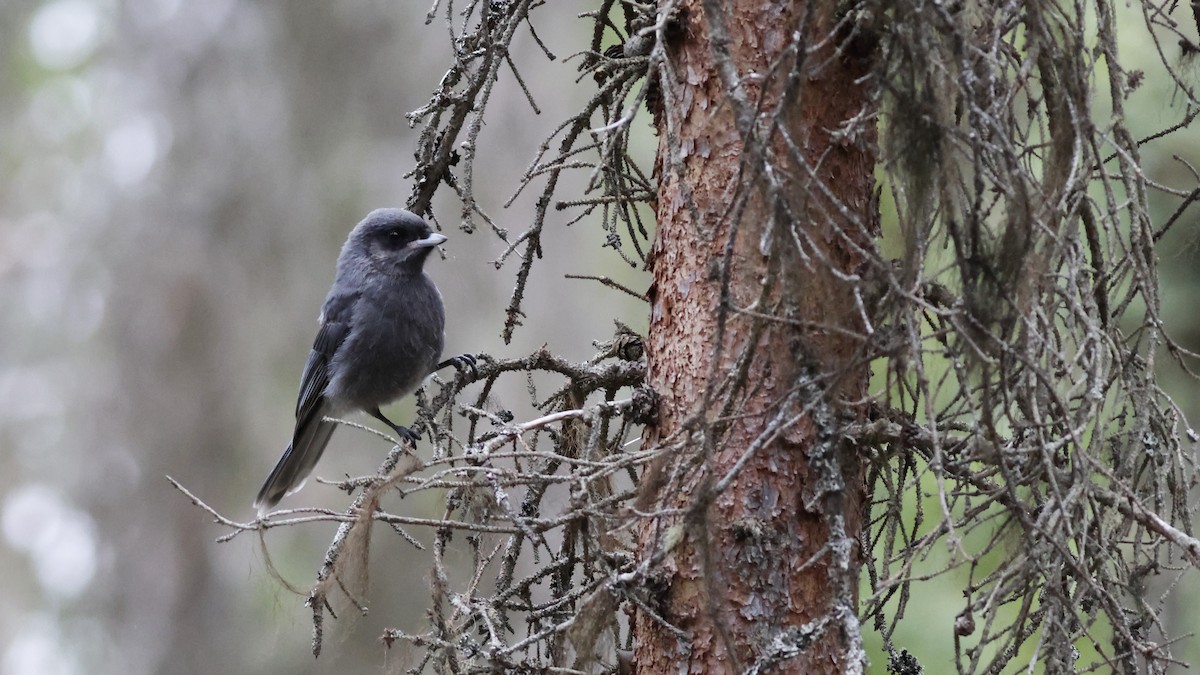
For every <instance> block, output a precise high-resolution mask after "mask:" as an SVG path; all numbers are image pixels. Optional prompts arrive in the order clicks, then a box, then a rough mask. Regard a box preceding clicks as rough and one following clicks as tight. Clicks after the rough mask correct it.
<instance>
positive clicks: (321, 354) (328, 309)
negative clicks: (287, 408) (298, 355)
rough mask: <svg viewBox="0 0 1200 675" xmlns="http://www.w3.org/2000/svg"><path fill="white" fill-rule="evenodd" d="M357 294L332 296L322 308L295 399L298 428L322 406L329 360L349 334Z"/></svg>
mask: <svg viewBox="0 0 1200 675" xmlns="http://www.w3.org/2000/svg"><path fill="white" fill-rule="evenodd" d="M357 298H358V294H357V293H347V294H344V295H334V296H330V297H329V298H328V299H327V300H326V301H325V307H324V308H323V309H322V310H321V328H320V330H319V331H318V332H317V339H316V340H313V346H312V351H310V352H309V353H308V361H307V362H305V364H304V374H303V375H302V376H301V377H300V394H299V395H298V396H297V398H296V429H297V431H298V430H299V429H300V427H301V426H303V424H304V422H305V421H306V420H308V419H309V418H310V417H311V416H312V413H313V412H314V411H316V410H317V409H318V408H320V407H321V403H322V402H323V399H324V398H325V388H326V387H328V386H329V362H330V361H332V360H333V355H334V354H336V353H337V350H338V347H340V346H341V345H342V343H343V342H345V341H346V336H347V335H349V334H350V321H351V318H352V314H353V310H354V301H355V300H356V299H357Z"/></svg>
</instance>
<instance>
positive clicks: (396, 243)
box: [254, 209, 475, 515]
mask: <svg viewBox="0 0 1200 675" xmlns="http://www.w3.org/2000/svg"><path fill="white" fill-rule="evenodd" d="M444 241H446V237H444V236H442V235H441V234H438V233H437V232H434V231H433V230H431V229H430V227H429V225H428V224H427V223H426V222H425V221H424V220H422V219H421V218H419V217H417V216H416V215H415V214H413V213H410V212H408V211H405V210H403V209H376V210H375V211H372V212H371V213H370V214H368V215H367V217H366V218H364V219H363V220H362V222H360V223H359V224H358V225H357V226H355V228H354V229H353V230H352V231H351V232H350V236H349V237H347V238H346V243H345V245H344V246H342V253H341V255H340V256H338V261H337V275H336V277H335V278H334V280H333V287H332V288H330V289H329V295H328V296H326V298H325V305H324V307H322V309H321V316H320V318H319V319H318V324H319V330H318V331H317V339H316V340H315V341H314V342H313V346H312V351H311V352H309V354H308V362H307V363H305V364H304V375H303V376H302V377H301V379H300V395H299V398H298V399H297V401H296V428H295V430H294V431H293V432H292V442H291V444H290V445H289V446H288V447H287V450H285V451H284V452H283V456H282V457H280V458H279V462H278V463H277V464H276V465H275V469H274V470H272V471H271V475H270V476H269V477H267V481H266V482H265V483H263V486H262V489H261V490H259V492H258V497H257V498H256V499H255V500H254V506H255V508H257V509H258V513H259V514H260V515H262V514H263V513H265V512H266V511H267V510H269V509H270V508H271V507H273V506H275V505H276V504H278V503H279V500H280V499H282V498H283V497H284V496H285V495H289V494H292V493H293V492H296V491H297V490H299V489H300V488H301V487H303V485H304V481H305V479H307V478H308V475H309V474H310V473H312V470H313V467H314V466H316V464H317V460H319V459H320V458H321V453H322V452H324V450H325V446H326V445H327V444H328V443H329V437H330V435H332V434H333V429H334V427H335V426H336V425H335V424H334V423H333V422H327V421H325V418H326V417H339V416H341V415H345V414H346V413H349V412H351V411H354V410H362V411H364V412H366V413H368V414H370V415H371V416H372V417H374V418H376V419H378V420H380V421H382V422H383V423H384V424H386V425H388V426H389V427H391V428H392V429H393V430H394V431H395V432H396V434H397V435H398V437H399V438H400V440H401V441H402V442H403V441H405V440H408V441H415V440H416V436H415V434H413V433H412V432H411V431H410V430H409V429H407V428H406V427H402V426H398V425H396V424H393V423H392V421H391V420H389V419H388V418H387V417H384V415H383V413H381V412H379V406H381V405H387V404H388V403H390V402H392V401H395V400H396V399H398V398H400V397H401V396H404V395H405V394H408V393H410V392H412V391H413V390H415V389H416V388H417V387H419V386H420V385H421V382H423V381H424V380H425V378H426V377H427V376H428V375H429V374H430V373H431V372H433V371H434V370H437V369H440V368H443V367H445V366H451V365H452V366H455V367H460V368H461V367H471V366H474V363H475V359H474V357H472V356H470V355H463V356H459V357H455V358H453V359H448V360H446V361H443V362H440V363H439V362H438V359H439V358H440V357H441V354H442V341H443V332H442V331H443V324H444V323H445V314H444V310H443V308H442V296H441V294H440V293H439V292H438V289H437V287H436V286H434V285H433V281H432V280H431V279H430V278H429V277H428V276H426V275H425V272H424V271H422V267H423V266H424V265H425V259H426V258H428V257H429V253H430V251H432V250H433V249H434V247H435V246H437V245H438V244H441V243H442V242H444Z"/></svg>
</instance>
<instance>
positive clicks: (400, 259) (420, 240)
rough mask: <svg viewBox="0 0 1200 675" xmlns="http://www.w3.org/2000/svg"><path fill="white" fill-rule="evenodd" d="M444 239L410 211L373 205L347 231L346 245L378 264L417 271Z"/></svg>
mask: <svg viewBox="0 0 1200 675" xmlns="http://www.w3.org/2000/svg"><path fill="white" fill-rule="evenodd" d="M444 241H446V237H445V236H444V235H442V234H440V233H438V232H434V231H433V229H432V228H430V227H429V223H426V222H425V221H424V220H422V219H421V218H420V217H418V216H417V215H416V214H414V213H412V212H410V211H405V210H404V209H375V210H374V211H372V212H371V213H369V214H367V217H366V218H363V220H362V222H360V223H359V224H358V225H356V226H355V227H354V230H353V231H351V232H350V237H349V238H348V239H347V240H346V249H347V250H354V251H355V252H357V253H359V254H360V255H361V256H362V257H363V258H365V259H366V260H370V261H371V264H373V265H375V266H378V267H380V268H383V269H399V270H403V271H407V272H414V273H416V272H420V271H421V267H422V265H424V264H425V258H426V257H428V256H429V252H430V251H432V250H433V248H434V247H435V246H437V245H438V244H441V243H442V242H444ZM343 254H344V253H343Z"/></svg>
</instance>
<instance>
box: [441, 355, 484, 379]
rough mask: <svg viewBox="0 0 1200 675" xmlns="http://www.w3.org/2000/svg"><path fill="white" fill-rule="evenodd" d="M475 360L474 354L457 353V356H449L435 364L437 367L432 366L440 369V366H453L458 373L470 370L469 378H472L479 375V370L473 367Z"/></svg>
mask: <svg viewBox="0 0 1200 675" xmlns="http://www.w3.org/2000/svg"><path fill="white" fill-rule="evenodd" d="M475 362H476V358H475V355H474V354H459V355H458V356H451V357H450V358H448V359H446V360H445V361H442V362H441V363H439V364H437V367H436V368H434V370H441V369H442V368H447V367H449V366H453V367H454V369H455V370H457V371H458V372H459V373H460V374H461V373H462V372H464V371H470V372H471V379H472V380H474V379H475V378H476V377H478V376H479V371H477V370H476V369H475Z"/></svg>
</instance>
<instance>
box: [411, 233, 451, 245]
mask: <svg viewBox="0 0 1200 675" xmlns="http://www.w3.org/2000/svg"><path fill="white" fill-rule="evenodd" d="M445 241H446V235H444V234H441V233H439V232H434V233H432V234H430V235H429V236H428V237H425V238H424V239H418V240H416V241H414V242H413V243H411V244H409V245H408V247H409V248H433V247H434V246H439V245H441V244H442V243H444V242H445Z"/></svg>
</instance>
